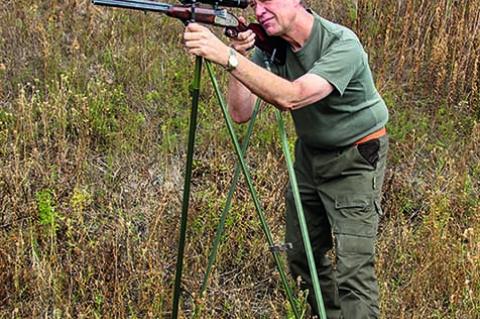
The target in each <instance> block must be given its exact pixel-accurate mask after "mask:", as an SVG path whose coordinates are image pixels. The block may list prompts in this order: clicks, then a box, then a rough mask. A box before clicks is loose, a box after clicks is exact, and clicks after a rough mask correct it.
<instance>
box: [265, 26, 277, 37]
mask: <svg viewBox="0 0 480 319" xmlns="http://www.w3.org/2000/svg"><path fill="white" fill-rule="evenodd" d="M264 30H265V32H266V33H267V34H268V36H270V37H276V36H280V35H281V31H280V30H275V29H274V28H264Z"/></svg>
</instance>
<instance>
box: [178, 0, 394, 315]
mask: <svg viewBox="0 0 480 319" xmlns="http://www.w3.org/2000/svg"><path fill="white" fill-rule="evenodd" d="M251 5H252V7H253V9H254V10H255V15H256V18H257V20H258V21H259V23H260V24H261V25H262V26H263V27H264V29H265V31H266V32H267V33H268V34H269V35H271V36H280V37H282V38H283V39H284V40H285V41H287V42H288V44H289V46H288V50H287V58H286V63H285V64H284V65H275V64H273V65H272V72H273V73H272V72H268V71H267V70H265V69H264V66H265V64H264V60H265V55H264V54H263V52H261V51H260V50H258V49H257V50H256V51H255V53H254V55H253V57H252V61H253V62H252V61H250V60H249V59H248V58H247V57H246V55H247V51H248V49H249V48H250V47H251V46H252V45H253V42H254V35H253V34H252V33H251V32H250V31H247V32H244V33H241V34H240V35H239V36H238V38H237V39H236V40H233V41H232V45H231V46H232V47H233V49H231V48H230V47H228V46H227V45H225V44H224V43H223V42H222V41H220V40H219V39H218V38H216V37H215V36H214V35H213V34H212V33H211V32H210V31H209V30H208V29H207V28H205V27H203V26H200V25H198V24H190V25H188V26H187V28H186V30H185V34H184V40H185V46H186V48H187V50H188V51H189V52H190V53H192V54H194V55H200V56H203V57H205V58H206V59H208V60H211V61H213V62H215V63H218V64H221V65H223V66H225V67H226V68H227V70H228V71H229V72H230V74H231V76H230V82H229V95H228V102H229V111H230V114H231V116H232V118H233V119H234V120H235V121H236V122H245V121H248V119H249V118H250V116H251V114H252V109H253V104H254V100H255V99H256V97H257V96H259V97H261V98H262V99H263V100H265V101H267V102H269V103H271V104H273V105H274V106H276V107H277V108H279V109H281V110H285V111H286V110H288V111H290V112H291V114H292V117H293V120H294V123H295V129H296V132H297V135H298V139H297V142H296V146H295V158H296V162H295V172H296V176H297V179H298V184H299V189H300V195H301V198H302V205H303V208H304V211H305V217H306V220H307V224H308V228H309V234H310V239H311V242H312V247H313V251H314V255H315V263H316V266H317V269H318V275H319V279H320V285H321V289H322V295H323V298H324V302H325V308H326V311H327V316H328V318H345V319H352V318H354V319H357V318H378V317H379V308H378V286H377V280H376V276H375V272H374V252H375V237H376V232H377V225H378V218H379V215H381V208H380V197H381V187H382V183H383V176H384V171H385V161H386V153H387V144H388V139H387V136H386V134H385V129H384V125H385V124H386V122H387V119H388V112H387V108H386V106H385V103H384V101H383V100H382V98H381V97H380V95H379V94H378V92H377V90H376V88H375V85H374V82H373V78H372V75H371V72H370V68H369V65H368V59H367V55H366V54H365V52H364V50H363V48H362V45H361V44H360V42H359V40H358V38H357V37H356V36H355V34H354V33H353V32H352V31H350V30H349V29H347V28H345V27H342V26H339V25H337V24H334V23H331V22H329V21H327V20H325V19H323V18H321V17H319V16H318V15H317V14H315V13H313V12H311V11H309V10H307V9H305V8H304V6H303V5H302V3H301V0H252V3H251ZM237 53H238V54H237ZM286 207H287V213H286V221H287V226H286V242H291V243H292V244H293V249H292V250H290V251H289V252H288V261H289V265H290V269H291V272H292V274H293V276H294V277H295V278H297V277H298V276H300V277H301V278H302V280H303V284H304V287H305V288H308V289H309V291H310V298H309V299H310V303H311V305H312V307H313V312H315V313H318V309H316V307H315V304H314V298H313V297H312V295H313V289H312V286H311V279H310V274H309V270H308V265H307V260H306V254H305V251H304V248H303V243H302V240H301V235H300V229H299V226H298V221H297V215H296V211H295V206H294V201H293V195H292V191H291V189H290V187H288V188H287V192H286ZM332 233H333V237H332ZM332 238H334V239H335V240H333V239H332ZM333 241H335V245H333ZM333 246H334V247H335V257H336V265H335V267H332V264H331V262H330V260H329V258H328V257H327V256H326V253H327V252H328V251H329V250H331V249H332V247H333ZM334 268H335V269H334Z"/></svg>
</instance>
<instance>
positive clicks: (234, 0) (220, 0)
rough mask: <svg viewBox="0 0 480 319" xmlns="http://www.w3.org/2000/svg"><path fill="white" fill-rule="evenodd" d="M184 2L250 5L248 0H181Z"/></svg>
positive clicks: (224, 5) (240, 6) (241, 6)
mask: <svg viewBox="0 0 480 319" xmlns="http://www.w3.org/2000/svg"><path fill="white" fill-rule="evenodd" d="M180 2H182V3H183V4H192V3H195V2H196V3H198V2H200V3H204V4H209V5H212V6H219V7H231V8H242V9H245V8H246V7H248V0H180Z"/></svg>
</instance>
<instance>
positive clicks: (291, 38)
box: [282, 10, 314, 51]
mask: <svg viewBox="0 0 480 319" xmlns="http://www.w3.org/2000/svg"><path fill="white" fill-rule="evenodd" d="M313 21H314V17H313V15H312V14H311V13H309V12H308V11H307V10H300V11H299V13H298V14H297V15H296V16H295V20H294V21H293V23H292V24H291V28H290V30H288V31H287V32H286V33H285V34H284V35H282V38H284V39H285V40H286V41H287V42H288V43H289V44H290V46H291V47H292V50H293V51H298V50H300V49H301V48H302V47H303V45H304V44H305V42H307V40H308V38H309V37H310V34H311V33H312V29H313Z"/></svg>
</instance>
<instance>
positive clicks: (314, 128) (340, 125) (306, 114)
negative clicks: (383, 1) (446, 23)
mask: <svg viewBox="0 0 480 319" xmlns="http://www.w3.org/2000/svg"><path fill="white" fill-rule="evenodd" d="M312 14H313V15H314V18H315V19H314V24H313V28H312V32H311V34H310V36H309V38H308V39H307V41H306V42H305V44H304V45H303V47H302V48H301V49H300V50H298V51H296V52H294V51H293V50H292V49H291V48H290V47H288V48H287V56H286V62H285V64H284V65H275V64H273V65H271V70H272V72H273V73H275V74H277V75H279V76H281V77H283V78H285V79H288V80H290V81H294V80H296V79H298V78H299V77H301V76H302V75H304V74H306V73H312V74H316V75H318V76H320V77H322V78H324V79H325V80H327V81H328V82H330V84H331V85H332V86H333V87H334V91H333V92H332V93H331V94H330V95H329V96H327V97H326V98H324V99H322V100H320V101H318V102H315V103H313V104H310V105H307V106H304V107H302V108H300V109H297V110H293V111H291V114H292V117H293V121H294V123H295V129H296V132H297V135H298V137H299V138H300V139H301V140H302V141H303V142H304V143H306V144H307V145H308V146H311V147H314V148H335V147H341V146H347V145H350V144H353V143H354V142H356V141H358V140H359V139H361V138H362V137H364V136H366V135H368V134H370V133H372V132H375V131H377V130H379V129H380V128H382V127H383V126H384V125H385V124H386V122H387V120H388V111H387V107H386V105H385V102H384V101H383V99H382V97H381V96H380V94H379V93H378V92H377V89H376V88H375V83H374V81H373V77H372V73H371V71H370V67H369V64H368V57H367V54H366V53H365V51H364V50H363V47H362V45H361V43H360V41H359V39H358V38H357V36H356V35H355V34H354V33H353V31H351V30H349V29H348V28H346V27H343V26H340V25H338V24H335V23H333V22H330V21H328V20H326V19H324V18H322V17H320V16H318V15H317V14H315V13H312ZM264 60H265V55H264V54H263V52H262V51H261V50H259V49H258V48H257V49H256V50H255V52H254V54H253V56H252V61H254V62H255V63H256V64H258V65H260V66H263V67H265V62H264ZM279 94H281V92H279Z"/></svg>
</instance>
